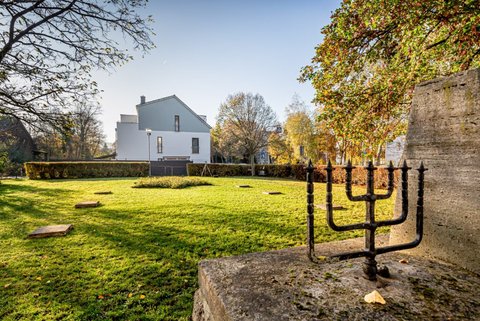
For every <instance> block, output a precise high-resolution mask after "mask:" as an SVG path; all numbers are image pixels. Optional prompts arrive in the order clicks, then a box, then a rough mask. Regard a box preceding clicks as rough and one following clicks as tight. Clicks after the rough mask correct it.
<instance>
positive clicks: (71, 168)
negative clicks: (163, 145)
mask: <svg viewBox="0 0 480 321" xmlns="http://www.w3.org/2000/svg"><path fill="white" fill-rule="evenodd" d="M25 173H26V175H27V177H28V178H30V179H54V178H99V177H139V176H148V162H116V161H109V162H28V163H25Z"/></svg>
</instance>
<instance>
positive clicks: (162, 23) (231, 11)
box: [94, 0, 340, 143]
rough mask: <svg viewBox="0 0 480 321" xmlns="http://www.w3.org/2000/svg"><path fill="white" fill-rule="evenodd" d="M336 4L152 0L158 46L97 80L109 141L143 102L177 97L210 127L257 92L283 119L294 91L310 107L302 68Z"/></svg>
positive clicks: (316, 0)
mask: <svg viewBox="0 0 480 321" xmlns="http://www.w3.org/2000/svg"><path fill="white" fill-rule="evenodd" d="M339 6H340V1H337V0H151V1H150V3H149V4H148V5H147V8H146V9H145V10H142V11H141V12H140V13H141V14H143V15H145V14H150V15H152V16H153V18H154V20H155V23H154V25H153V29H154V31H155V34H156V35H155V36H153V38H152V40H153V41H154V43H155V45H156V48H155V49H153V50H152V51H150V52H149V53H147V54H146V55H143V57H142V54H141V53H137V54H135V55H134V57H135V59H134V60H133V61H132V62H129V63H128V64H126V65H124V66H121V67H119V68H118V69H116V70H115V71H113V72H108V73H107V72H103V71H98V72H96V73H95V74H94V79H95V81H97V83H98V86H99V89H101V90H102V91H103V92H102V94H101V98H100V103H101V106H102V109H103V115H102V116H101V120H102V122H103V127H104V131H105V134H106V140H107V142H109V143H113V142H114V141H115V127H116V122H117V121H119V120H120V114H135V113H136V109H135V105H137V104H139V103H140V96H141V95H144V96H146V100H147V101H150V100H155V99H159V98H162V97H166V96H170V95H176V96H177V97H179V98H180V99H181V100H182V101H183V102H184V103H186V104H187V105H188V106H189V107H190V108H191V109H193V110H194V111H195V112H196V113H197V114H200V115H206V116H207V122H208V123H209V124H210V125H211V126H212V127H213V126H214V124H215V117H216V115H217V113H218V109H219V106H220V104H221V103H222V102H224V101H225V100H226V98H227V97H228V95H231V94H234V93H237V92H251V93H254V94H256V93H258V94H260V95H262V96H263V97H264V98H265V102H266V103H267V104H268V105H269V106H270V107H272V109H273V110H274V111H275V113H276V114H277V117H278V119H279V121H283V120H284V119H285V115H284V110H285V107H286V106H287V105H288V104H289V103H290V102H291V100H292V96H293V95H294V94H295V93H296V94H298V95H299V96H300V97H301V98H302V99H303V100H304V101H305V102H307V103H309V104H310V102H311V101H312V99H313V96H314V89H313V87H312V85H311V84H310V83H299V82H298V80H297V79H298V77H299V75H300V69H301V68H302V67H303V66H305V65H308V64H309V63H310V61H311V58H312V57H313V56H314V55H315V46H316V45H318V44H319V43H320V42H321V40H322V36H321V33H320V31H321V28H322V27H323V26H325V25H327V24H328V23H329V22H330V16H331V14H332V12H333V11H334V10H335V9H336V8H338V7H339Z"/></svg>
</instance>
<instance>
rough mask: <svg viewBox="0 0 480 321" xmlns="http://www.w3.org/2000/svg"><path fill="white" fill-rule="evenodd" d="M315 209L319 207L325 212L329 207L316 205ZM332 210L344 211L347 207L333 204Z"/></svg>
mask: <svg viewBox="0 0 480 321" xmlns="http://www.w3.org/2000/svg"><path fill="white" fill-rule="evenodd" d="M315 207H317V208H319V209H321V210H324V211H326V210H327V205H326V204H317V205H315ZM332 209H333V210H344V209H345V207H343V206H342V205H337V204H333V205H332Z"/></svg>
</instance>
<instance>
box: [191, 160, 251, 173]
mask: <svg viewBox="0 0 480 321" xmlns="http://www.w3.org/2000/svg"><path fill="white" fill-rule="evenodd" d="M207 166H208V169H209V170H210V173H212V175H214V176H248V175H251V173H250V169H251V166H250V165H247V164H208V165H207ZM204 167H205V164H199V163H196V164H194V163H189V164H187V171H188V175H189V176H201V175H202V172H203V169H204ZM256 168H258V166H256ZM210 173H208V171H207V172H206V173H205V176H206V175H210Z"/></svg>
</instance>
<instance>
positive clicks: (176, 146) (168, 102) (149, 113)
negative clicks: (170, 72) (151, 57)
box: [116, 96, 210, 163]
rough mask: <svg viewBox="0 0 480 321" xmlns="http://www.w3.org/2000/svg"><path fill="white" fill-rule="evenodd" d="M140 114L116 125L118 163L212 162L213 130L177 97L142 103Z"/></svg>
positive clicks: (128, 116)
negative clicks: (211, 134) (120, 161)
mask: <svg viewBox="0 0 480 321" xmlns="http://www.w3.org/2000/svg"><path fill="white" fill-rule="evenodd" d="M137 113H138V116H137V115H120V122H117V128H116V136H117V137H116V139H117V142H116V145H117V157H116V159H117V160H149V157H150V160H152V161H156V160H173V159H186V160H191V161H193V162H194V163H205V162H207V163H209V162H210V126H209V125H208V124H207V123H206V121H205V119H204V118H203V117H201V116H199V115H197V114H195V113H194V112H193V111H192V110H191V109H190V108H189V107H188V106H187V105H185V104H184V103H183V102H182V101H181V100H180V99H178V98H177V97H176V96H169V97H165V98H162V99H158V100H154V101H151V102H145V101H144V100H142V103H141V104H139V105H137ZM147 129H148V132H149V133H150V135H148V132H147ZM197 142H198V148H197V145H196V143H197ZM149 152H150V153H149Z"/></svg>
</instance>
